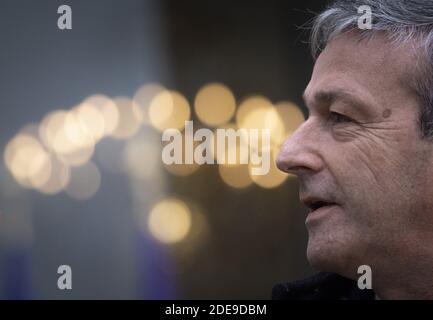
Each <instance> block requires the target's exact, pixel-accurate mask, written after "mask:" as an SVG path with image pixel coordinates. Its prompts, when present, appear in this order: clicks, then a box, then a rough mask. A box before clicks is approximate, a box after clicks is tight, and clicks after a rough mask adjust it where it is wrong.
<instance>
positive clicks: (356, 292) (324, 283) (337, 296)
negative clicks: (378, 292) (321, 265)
mask: <svg viewBox="0 0 433 320" xmlns="http://www.w3.org/2000/svg"><path fill="white" fill-rule="evenodd" d="M272 299H273V300H374V299H375V293H374V291H373V290H370V289H364V290H361V289H359V288H358V285H357V283H356V281H353V280H350V279H347V278H344V277H342V276H339V275H338V274H335V273H325V272H322V273H318V274H316V275H314V276H312V277H310V278H307V279H304V280H300V281H295V282H291V283H285V284H278V285H276V286H274V288H273V289H272Z"/></svg>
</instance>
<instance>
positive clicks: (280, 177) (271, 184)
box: [249, 146, 290, 189]
mask: <svg viewBox="0 0 433 320" xmlns="http://www.w3.org/2000/svg"><path fill="white" fill-rule="evenodd" d="M278 152H279V148H278V147H277V146H274V147H272V148H271V152H270V166H269V172H268V173H267V174H265V175H253V174H252V169H253V168H254V166H253V164H252V163H250V164H249V174H250V177H251V180H252V181H253V182H254V183H255V184H257V185H258V186H260V187H262V188H265V189H272V188H276V187H278V186H280V185H281V184H283V182H284V181H286V179H287V178H288V177H289V176H290V175H289V174H287V173H285V172H282V171H280V169H278V167H277V165H276V162H275V160H276V157H277V155H278Z"/></svg>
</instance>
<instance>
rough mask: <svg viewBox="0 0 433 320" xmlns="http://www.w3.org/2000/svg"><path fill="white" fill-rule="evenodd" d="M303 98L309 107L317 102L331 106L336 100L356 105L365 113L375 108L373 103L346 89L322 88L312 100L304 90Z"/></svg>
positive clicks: (358, 109)
mask: <svg viewBox="0 0 433 320" xmlns="http://www.w3.org/2000/svg"><path fill="white" fill-rule="evenodd" d="M302 98H303V99H304V102H305V104H306V105H307V108H310V106H312V105H317V104H321V105H323V104H325V105H327V106H330V105H332V104H333V103H334V102H337V101H343V102H346V103H348V104H349V105H352V106H354V107H355V108H356V109H357V111H359V112H360V113H362V114H364V115H368V114H371V111H372V110H373V106H372V104H371V103H368V102H365V101H364V99H360V98H359V97H357V96H356V95H354V94H353V93H351V92H350V91H348V90H344V89H331V90H320V91H317V92H315V93H314V94H313V96H312V98H311V100H310V99H309V97H307V95H306V94H305V91H304V93H303V94H302ZM369 111H370V112H369Z"/></svg>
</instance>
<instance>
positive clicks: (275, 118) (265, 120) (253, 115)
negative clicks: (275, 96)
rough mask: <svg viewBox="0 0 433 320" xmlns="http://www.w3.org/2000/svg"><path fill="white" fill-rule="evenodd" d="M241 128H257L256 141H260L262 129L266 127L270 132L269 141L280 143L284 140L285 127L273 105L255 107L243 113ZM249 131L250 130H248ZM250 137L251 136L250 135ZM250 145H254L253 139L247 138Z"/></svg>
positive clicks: (273, 143) (275, 143)
mask: <svg viewBox="0 0 433 320" xmlns="http://www.w3.org/2000/svg"><path fill="white" fill-rule="evenodd" d="M241 128H243V129H246V130H248V131H249V130H252V129H258V139H259V141H258V143H259V145H261V143H262V133H263V132H264V131H263V130H266V129H268V130H269V133H270V143H271V144H272V145H280V144H281V143H283V142H284V138H285V128H284V123H283V121H282V119H281V117H280V115H279V114H278V112H277V110H276V109H275V108H274V107H269V108H257V109H254V110H251V111H250V112H249V113H248V114H246V115H245V118H244V119H243V121H242V123H241ZM249 132H250V131H249ZM250 138H251V136H250ZM249 144H250V146H254V143H253V140H252V139H249Z"/></svg>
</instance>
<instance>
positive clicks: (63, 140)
mask: <svg viewBox="0 0 433 320" xmlns="http://www.w3.org/2000/svg"><path fill="white" fill-rule="evenodd" d="M69 115H70V114H69V112H68V111H66V110H55V111H53V112H50V113H49V114H48V115H47V116H45V118H44V119H43V120H42V122H41V124H40V127H39V136H40V138H41V141H42V142H43V143H44V145H45V146H46V147H47V148H48V149H49V150H52V151H54V152H56V153H60V154H61V153H68V152H71V151H73V150H74V149H75V148H76V147H77V145H76V144H74V143H73V141H72V140H71V138H70V137H71V132H73V130H72V129H76V128H79V127H78V126H72V125H71V126H70V127H69V128H67V127H66V126H65V124H66V120H67V119H68V116H69ZM75 123H76V122H74V124H75ZM66 129H67V130H66ZM68 130H69V131H70V132H69V131H68ZM77 131H79V132H81V131H80V130H79V129H78V130H77ZM77 136H78V135H77Z"/></svg>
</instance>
